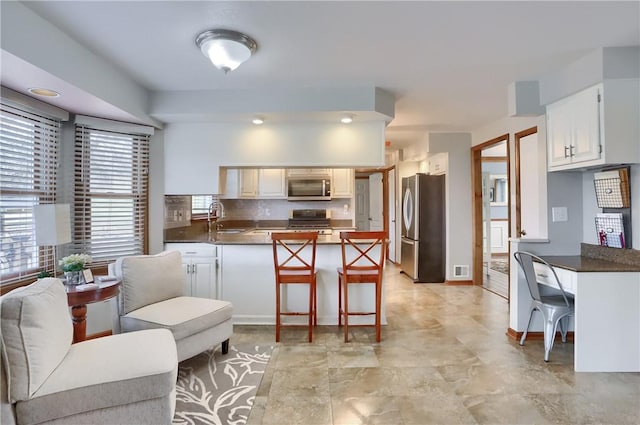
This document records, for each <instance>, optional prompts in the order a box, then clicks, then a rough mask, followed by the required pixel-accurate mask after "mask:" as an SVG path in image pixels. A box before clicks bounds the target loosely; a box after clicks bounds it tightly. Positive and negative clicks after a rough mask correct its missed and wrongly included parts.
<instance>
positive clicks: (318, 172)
mask: <svg viewBox="0 0 640 425" xmlns="http://www.w3.org/2000/svg"><path fill="white" fill-rule="evenodd" d="M287 174H288V175H289V176H328V175H330V174H331V169H330V168H289V169H287Z"/></svg>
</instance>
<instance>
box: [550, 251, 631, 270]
mask: <svg viewBox="0 0 640 425" xmlns="http://www.w3.org/2000/svg"><path fill="white" fill-rule="evenodd" d="M541 258H542V259H543V260H545V261H547V262H548V263H549V264H551V265H552V266H555V267H559V268H561V269H566V270H571V271H574V272H640V263H638V264H626V263H620V262H617V261H611V260H603V259H601V258H592V257H586V256H583V255H548V256H541Z"/></svg>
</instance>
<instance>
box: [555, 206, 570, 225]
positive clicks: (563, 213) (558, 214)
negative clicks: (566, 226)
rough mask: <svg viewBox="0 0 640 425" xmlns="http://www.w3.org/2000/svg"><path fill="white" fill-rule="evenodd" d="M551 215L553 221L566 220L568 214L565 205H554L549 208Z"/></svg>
mask: <svg viewBox="0 0 640 425" xmlns="http://www.w3.org/2000/svg"><path fill="white" fill-rule="evenodd" d="M551 216H552V217H553V221H554V222H556V221H568V220H569V214H568V213H567V207H554V208H551Z"/></svg>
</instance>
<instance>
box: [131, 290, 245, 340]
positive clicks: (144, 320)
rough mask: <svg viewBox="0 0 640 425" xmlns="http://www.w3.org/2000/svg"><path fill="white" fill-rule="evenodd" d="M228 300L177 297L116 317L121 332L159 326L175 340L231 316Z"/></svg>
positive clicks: (231, 310) (231, 309) (230, 306)
mask: <svg viewBox="0 0 640 425" xmlns="http://www.w3.org/2000/svg"><path fill="white" fill-rule="evenodd" d="M232 315H233V306H232V305H231V303H230V302H228V301H221V300H213V299H209V298H196V297H177V298H172V299H170V300H166V301H162V302H159V303H155V304H152V305H148V306H145V307H142V308H140V309H138V310H135V311H132V312H130V313H129V314H127V315H125V316H122V317H121V318H120V326H121V327H122V330H123V331H125V332H130V331H135V330H141V329H153V328H157V327H162V328H166V329H169V330H171V332H172V333H173V336H174V338H175V339H176V341H179V340H181V339H182V338H184V337H187V336H189V335H193V334H195V333H198V332H201V331H203V330H205V329H208V328H211V327H213V326H216V325H217V324H219V323H222V322H224V321H226V320H229V319H231V316H232Z"/></svg>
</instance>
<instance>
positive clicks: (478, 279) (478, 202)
mask: <svg viewBox="0 0 640 425" xmlns="http://www.w3.org/2000/svg"><path fill="white" fill-rule="evenodd" d="M502 142H506V148H507V187H509V191H511V182H510V180H511V160H510V159H511V154H510V136H509V133H505V134H503V135H501V136H498V137H495V138H493V139H491V140H488V141H486V142H484V143H480V144H479V145H476V146H473V147H472V148H471V196H472V198H471V211H472V229H473V231H472V246H473V267H472V268H473V284H474V285H478V286H482V257H483V255H482V254H483V249H482V225H483V223H482V151H483V150H484V149H486V148H490V147H492V146H494V145H497V144H498V143H502ZM507 219H508V221H509V226H508V235H507V237H508V238H511V196H509V197H508V199H507ZM508 255H509V258H510V256H511V246H510V245H509V251H508ZM510 286H511V285H507V300H509V299H510V298H511V288H510Z"/></svg>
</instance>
